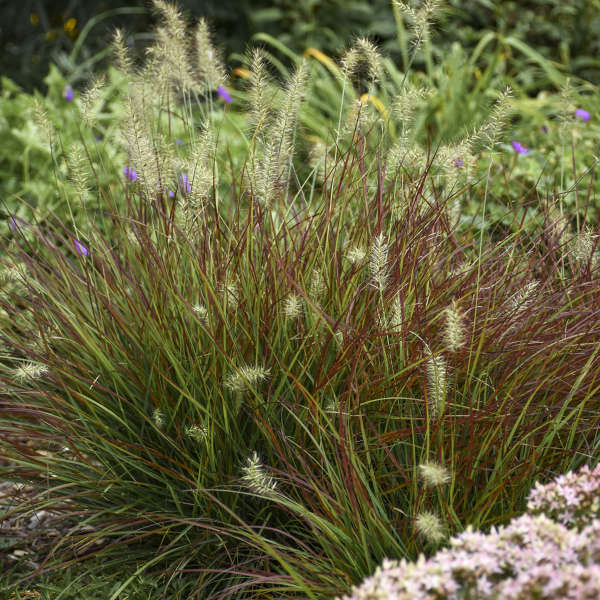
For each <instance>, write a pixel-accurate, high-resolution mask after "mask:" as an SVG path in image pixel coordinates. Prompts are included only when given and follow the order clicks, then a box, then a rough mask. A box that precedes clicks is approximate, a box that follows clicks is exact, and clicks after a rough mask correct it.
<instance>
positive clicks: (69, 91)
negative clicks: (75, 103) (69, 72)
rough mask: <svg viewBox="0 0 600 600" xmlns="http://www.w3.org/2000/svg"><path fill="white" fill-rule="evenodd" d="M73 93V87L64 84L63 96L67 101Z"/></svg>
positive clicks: (69, 100)
mask: <svg viewBox="0 0 600 600" xmlns="http://www.w3.org/2000/svg"><path fill="white" fill-rule="evenodd" d="M74 95H75V94H74V92H73V88H72V87H71V86H70V85H69V84H68V83H67V85H65V87H64V88H63V96H64V97H65V100H66V101H67V102H71V101H72V100H73V96H74Z"/></svg>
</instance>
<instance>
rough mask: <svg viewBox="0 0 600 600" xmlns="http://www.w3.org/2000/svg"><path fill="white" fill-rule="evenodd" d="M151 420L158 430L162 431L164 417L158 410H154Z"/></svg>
mask: <svg viewBox="0 0 600 600" xmlns="http://www.w3.org/2000/svg"><path fill="white" fill-rule="evenodd" d="M152 420H153V421H154V424H155V425H156V427H158V429H162V428H163V427H164V426H165V415H164V414H163V412H162V411H161V410H160V409H159V408H155V409H154V412H153V413H152Z"/></svg>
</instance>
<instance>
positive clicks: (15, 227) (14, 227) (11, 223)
mask: <svg viewBox="0 0 600 600" xmlns="http://www.w3.org/2000/svg"><path fill="white" fill-rule="evenodd" d="M8 226H9V228H10V230H11V231H12V232H13V233H17V231H19V225H18V224H17V220H16V219H15V218H14V217H11V218H10V221H9V222H8Z"/></svg>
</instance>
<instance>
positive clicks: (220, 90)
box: [217, 85, 231, 104]
mask: <svg viewBox="0 0 600 600" xmlns="http://www.w3.org/2000/svg"><path fill="white" fill-rule="evenodd" d="M217 94H219V96H221V98H223V100H225V102H227V104H230V103H231V94H230V93H229V92H228V91H227V90H226V89H225V88H224V87H223V86H222V85H220V86H219V87H218V88H217Z"/></svg>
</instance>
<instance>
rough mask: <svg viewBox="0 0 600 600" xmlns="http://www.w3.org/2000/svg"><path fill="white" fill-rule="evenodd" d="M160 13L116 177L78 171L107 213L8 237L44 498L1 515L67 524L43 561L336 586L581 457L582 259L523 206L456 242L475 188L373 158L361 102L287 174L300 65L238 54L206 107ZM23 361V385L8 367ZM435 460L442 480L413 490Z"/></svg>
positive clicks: (202, 592)
mask: <svg viewBox="0 0 600 600" xmlns="http://www.w3.org/2000/svg"><path fill="white" fill-rule="evenodd" d="M157 6H158V7H159V8H160V9H161V10H163V12H164V11H166V8H165V6H164V4H163V3H162V2H160V3H157ZM161 27H166V28H167V29H168V28H171V29H172V30H173V35H172V36H171V35H170V34H167V33H164V32H163V34H161V36H159V38H157V43H160V44H166V43H168V42H169V40H170V39H171V37H174V38H175V39H176V42H177V48H175V49H173V50H168V51H167V50H165V49H157V50H156V51H155V52H151V53H150V55H149V63H148V64H146V65H141V66H139V67H136V66H134V65H133V64H131V63H127V60H126V58H125V57H121V58H120V59H119V60H120V61H121V62H123V63H124V64H127V68H128V69H129V71H130V73H129V75H128V78H129V87H128V88H127V90H126V104H125V108H126V111H127V113H126V114H127V117H126V119H125V121H124V122H122V123H121V127H122V129H123V135H122V136H121V139H120V142H121V143H122V144H123V148H124V149H125V150H126V151H127V160H124V161H122V162H120V163H119V164H118V165H107V166H106V168H107V169H108V168H112V169H114V172H115V174H116V175H117V176H118V179H119V182H120V185H119V186H116V187H115V186H112V187H107V188H105V187H103V186H101V185H100V184H99V183H98V181H95V180H94V182H93V185H91V184H90V185H89V186H88V187H87V190H88V195H89V196H92V195H93V194H94V193H96V192H95V191H94V190H97V192H98V199H97V200H98V202H100V201H102V203H103V204H102V207H103V214H102V227H99V226H97V223H96V222H95V221H94V219H93V218H92V217H93V215H90V219H89V220H87V221H83V222H78V223H77V224H76V227H75V226H74V225H73V226H72V224H71V223H68V222H64V221H63V220H61V219H59V218H55V219H52V220H47V221H44V222H42V223H38V224H30V225H29V226H28V229H29V238H27V239H26V238H24V237H23V236H19V235H14V234H13V233H11V234H10V235H8V236H7V237H5V238H4V239H3V240H2V252H1V255H2V259H1V261H2V267H3V269H5V270H6V271H5V272H6V273H8V274H9V279H10V281H7V285H5V286H4V287H3V289H2V295H1V296H0V341H1V343H2V345H3V346H4V347H5V348H6V352H4V353H3V356H2V361H1V362H0V384H1V386H2V389H3V393H2V396H0V426H1V427H2V431H3V433H5V434H6V435H4V436H3V439H2V441H1V442H0V444H1V445H2V454H3V455H4V456H5V457H6V458H7V459H9V460H10V461H11V465H12V466H11V467H10V468H6V467H1V469H2V474H3V476H10V477H11V478H12V479H16V480H18V481H21V482H27V484H28V485H31V486H33V487H34V488H35V489H36V490H37V496H36V497H35V498H34V499H33V500H32V501H31V502H30V503H28V504H23V505H22V506H20V507H19V508H18V509H15V510H18V511H20V512H21V513H22V514H24V515H27V514H29V513H31V511H33V510H35V509H36V508H40V507H44V508H51V509H52V510H54V511H56V512H58V513H60V515H61V519H62V520H63V521H64V522H65V523H66V524H67V525H68V527H67V528H66V529H67V530H68V532H69V533H68V535H66V536H65V537H64V538H63V539H61V540H59V541H56V542H55V544H54V546H53V547H51V548H48V550H49V552H48V562H47V563H45V565H44V568H45V569H46V568H48V569H50V568H60V567H61V566H64V565H65V564H68V563H69V561H73V560H79V561H84V560H86V559H89V558H92V557H99V558H101V559H102V561H111V560H113V561H118V562H119V564H120V565H121V566H122V567H123V568H127V569H130V571H131V577H135V576H137V574H139V573H142V572H146V573H154V574H155V575H156V577H158V578H159V580H160V582H161V584H162V585H164V587H165V590H166V591H165V594H168V588H169V586H170V585H171V584H172V582H174V581H175V580H178V581H179V583H178V584H177V585H178V586H179V589H181V588H182V586H183V588H185V589H186V592H187V593H188V597H190V598H193V597H202V598H215V599H216V598H225V597H233V596H237V597H248V598H253V597H254V598H259V597H265V596H267V595H272V596H277V597H279V596H281V597H303V598H312V599H314V598H325V597H333V596H336V595H340V594H344V593H347V592H348V591H349V589H350V587H351V585H353V584H358V583H359V582H360V581H361V580H362V579H363V578H364V577H366V576H368V575H370V574H371V573H373V571H374V570H375V568H376V567H377V565H379V564H380V563H381V561H382V560H383V559H384V558H386V557H389V556H394V557H406V558H416V557H417V556H418V555H419V554H420V553H421V552H422V551H424V550H428V551H429V549H430V548H431V546H432V539H433V536H435V540H433V541H434V545H435V544H440V543H443V542H444V541H445V540H446V539H448V538H449V537H450V536H452V535H453V534H455V533H456V532H459V531H462V530H463V529H464V528H465V527H466V526H467V525H471V526H473V527H474V528H484V527H490V526H494V525H497V524H499V523H505V522H507V521H508V520H509V519H510V518H511V517H512V516H514V514H515V513H516V512H517V511H519V510H521V509H522V508H524V507H525V504H526V498H527V494H528V491H529V489H530V488H531V485H532V483H533V481H534V480H535V479H537V478H538V476H541V475H542V474H544V473H548V472H559V471H567V470H568V469H571V468H574V467H576V466H578V464H579V463H580V462H581V461H582V460H583V457H584V456H586V455H587V453H588V452H589V449H590V448H593V447H594V445H595V443H596V442H595V440H596V436H597V434H596V431H597V428H598V425H599V424H600V411H598V410H597V409H598V406H597V404H598V396H599V394H598V392H599V386H600V384H599V383H598V377H597V374H598V372H599V369H600V356H599V355H598V348H600V315H599V314H598V308H597V307H598V306H599V305H600V291H599V290H600V286H599V285H598V283H599V273H598V269H597V268H596V267H594V266H593V265H592V264H591V262H590V264H589V265H588V266H587V267H586V268H580V263H577V265H575V261H573V263H572V264H571V263H570V262H569V261H565V260H563V259H562V257H561V256H559V255H558V254H557V253H556V252H554V251H551V250H552V249H553V248H554V246H553V244H554V242H553V236H552V232H551V231H550V230H549V228H547V227H546V228H540V229H539V230H536V231H534V232H532V231H530V230H526V229H524V228H523V227H521V226H519V224H518V223H519V222H518V219H517V217H515V223H513V225H514V227H513V228H512V229H507V230H503V229H499V230H498V231H497V232H496V235H495V237H494V238H489V237H486V236H483V235H482V236H479V235H476V236H473V234H472V231H471V230H469V229H468V228H467V227H465V226H464V224H462V225H461V224H459V223H458V221H457V220H456V219H453V218H452V219H451V218H450V216H449V213H448V203H449V201H450V200H451V199H452V197H454V196H455V195H457V194H458V195H460V194H465V195H466V194H467V193H468V192H469V188H468V187H465V188H464V189H458V188H457V189H453V190H450V189H448V188H447V186H444V185H440V179H439V173H436V172H435V169H434V168H433V162H434V158H433V157H432V156H429V157H428V156H427V154H426V153H425V154H423V155H422V158H423V159H424V167H423V168H422V169H417V168H415V167H414V166H409V165H404V164H402V162H401V161H400V162H399V163H398V165H397V173H396V175H397V176H394V177H391V178H389V177H387V173H386V163H385V160H384V158H383V157H384V156H385V153H384V152H383V150H384V149H385V144H384V142H383V141H382V142H381V144H380V145H379V146H378V145H377V144H376V143H375V141H376V139H377V129H371V130H369V129H367V128H366V127H368V123H366V122H365V121H361V120H360V117H357V118H356V120H355V121H354V122H353V128H352V133H351V135H349V136H346V135H345V134H342V133H340V137H339V140H338V144H337V145H336V147H335V149H333V148H332V155H333V160H334V164H330V165H329V164H327V165H325V167H324V170H325V176H324V178H323V180H322V181H319V180H318V178H317V173H316V171H315V170H312V171H310V172H309V173H308V174H307V176H306V177H302V176H301V173H302V169H303V168H305V167H306V165H305V164H304V158H305V155H304V154H302V152H304V151H305V150H306V148H307V147H308V145H305V144H304V142H305V141H306V140H304V139H303V135H304V133H305V132H304V131H303V128H302V127H301V126H298V125H299V123H302V119H303V118H304V117H305V113H303V110H304V109H305V108H306V105H305V103H306V102H307V96H308V95H309V93H312V89H313V88H312V87H311V85H312V83H313V82H311V80H310V77H309V76H310V74H311V73H312V71H311V70H310V69H308V67H306V65H304V64H303V65H299V66H298V69H297V70H296V71H294V73H295V75H291V76H290V79H289V80H288V82H287V85H284V86H280V85H279V84H277V83H275V82H274V81H271V80H270V79H269V80H268V83H266V84H265V83H264V81H263V79H264V78H267V76H266V74H265V73H261V69H262V67H261V66H260V65H261V61H263V58H260V57H261V56H263V55H262V54H261V53H258V54H254V58H253V59H252V60H253V64H254V67H253V68H254V69H255V71H256V72H255V73H254V75H252V78H251V82H250V86H249V88H250V91H251V100H252V101H251V103H250V106H249V107H244V106H243V105H241V103H238V102H237V99H238V97H239V95H240V94H241V92H240V90H232V99H233V102H232V103H231V104H228V103H226V102H219V101H218V100H216V98H213V97H212V96H213V94H212V93H211V92H214V94H216V93H217V89H212V87H213V86H214V85H215V84H216V83H217V81H218V79H215V81H212V80H210V81H209V80H208V79H202V77H204V75H202V74H203V73H206V72H207V71H199V70H198V68H197V67H194V61H193V59H192V58H189V57H187V52H188V51H189V49H190V48H191V47H192V46H188V45H186V44H185V43H184V42H183V40H184V33H185V35H187V26H186V25H185V24H184V25H183V26H182V25H181V22H180V16H178V13H176V12H173V13H168V14H166V16H165V22H164V23H163V24H162V25H161ZM182 27H183V30H182ZM171 29H168V30H169V31H171ZM184 30H185V31H184ZM186 39H187V38H186ZM177 40H178V41H177ZM203 52H204V54H206V49H205V50H203ZM184 54H185V56H184ZM179 55H181V56H179ZM176 56H179V58H177V60H179V59H181V60H184V58H185V59H186V60H188V59H189V61H190V64H191V65H192V66H191V67H189V68H188V67H186V66H185V65H179V66H178V68H177V70H174V71H172V70H169V69H167V67H166V66H165V65H167V66H168V65H169V64H171V63H172V61H173V60H174V57H176ZM263 66H264V65H263ZM203 68H204V67H203ZM265 68H266V67H265ZM337 68H338V69H339V68H340V67H337ZM165 73H166V74H165ZM150 74H154V75H156V77H152V78H151V77H150ZM161 74H163V75H164V77H163V75H161ZM267 79H268V78H267ZM261 82H262V83H261ZM317 83H318V82H317ZM263 84H264V85H266V88H265V89H266V91H265V89H263V90H260V89H258V87H260V86H262V85H263ZM305 85H306V87H305ZM315 85H316V84H315ZM353 85H354V82H352V81H347V82H346V86H347V89H346V92H347V93H348V94H351V93H355V94H357V93H358V92H359V91H360V90H357V89H352V88H351V87H350V86H353ZM257 86H258V87H257ZM209 88H210V89H209ZM306 90H309V91H306ZM215 100H216V101H215ZM225 104H227V106H225ZM236 104H239V106H236ZM371 104H372V103H370V102H369V103H368V104H367V105H364V106H363V108H364V109H365V110H371V109H372V108H373V107H372V106H371ZM236 110H238V111H240V114H239V115H238V117H237V120H235V119H236V116H235V114H233V113H234V111H236ZM361 110H362V108H361ZM341 113H342V121H344V119H345V118H346V117H348V116H349V114H350V109H349V108H348V107H346V106H342V108H341ZM330 118H331V125H332V128H331V130H332V132H334V133H332V135H335V131H336V130H335V126H336V123H337V118H338V114H337V113H335V114H333V115H330ZM228 119H232V120H234V121H233V122H234V123H235V126H236V127H233V129H234V130H235V131H236V133H237V134H238V135H239V136H240V137H241V138H242V140H241V144H240V145H241V147H243V148H244V152H245V154H244V157H243V160H241V161H239V160H236V159H235V158H234V157H230V156H229V153H228V150H229V149H230V147H229V146H227V145H226V146H225V148H223V147H222V146H221V144H224V143H225V141H228V142H231V143H232V144H233V142H232V141H231V140H233V139H235V138H234V136H233V133H232V132H231V131H229V130H228V129H227V127H228V124H229V125H230V122H229V120H228ZM390 119H393V117H390ZM385 122H386V121H385V119H380V120H379V121H378V126H380V127H381V126H383V125H382V124H383V123H385ZM392 123H393V121H392ZM182 124H184V125H183V126H182ZM169 126H171V127H172V129H169ZM179 126H181V127H182V129H183V131H184V132H185V136H184V137H185V143H183V144H179V143H177V141H176V139H175V137H174V135H173V133H174V129H175V128H176V127H179ZM342 129H343V128H342ZM488 134H489V135H488ZM178 135H179V134H178ZM182 135H183V134H182ZM486 135H488V137H486V138H485V139H486V140H488V138H489V139H492V138H493V139H494V140H495V139H496V138H495V137H494V136H495V135H496V134H494V136H493V135H492V133H490V132H488V133H486ZM497 135H500V134H497ZM384 137H385V136H384ZM181 139H183V138H181ZM382 139H383V138H382ZM207 140H209V141H210V143H206V142H207ZM238 141H239V140H238ZM488 141H489V140H488ZM386 143H387V142H386ZM230 158H231V160H230ZM124 167H125V170H124ZM134 173H135V176H133V174H134ZM88 174H89V175H90V178H91V177H92V175H93V171H89V172H88ZM184 175H185V179H184ZM461 181H462V183H461V185H462V184H463V183H465V182H464V181H463V180H461ZM86 183H87V180H86ZM465 185H466V184H465ZM399 207H401V210H400V208H399ZM74 229H76V230H74ZM507 231H511V233H507ZM29 240H31V241H29ZM75 242H78V244H79V246H78V245H77V244H75ZM83 248H85V252H84V251H83ZM575 267H577V268H575ZM15 272H18V274H19V276H18V280H17V281H14V277H13V275H14V274H15ZM11 273H12V274H13V275H10V274H11ZM532 281H535V282H537V284H536V285H537V287H536V289H535V293H533V292H532V290H531V289H530V288H529V287H528V286H529V285H530V283H531V282H532ZM530 292H531V293H530ZM449 307H450V309H451V310H455V311H456V314H455V315H454V316H453V317H452V318H450V317H449V312H448V310H449ZM459 307H460V308H459ZM450 324H451V325H452V327H454V333H453V334H452V337H450V335H449V333H448V331H449V326H450ZM30 363H31V364H33V365H36V369H41V370H42V371H37V372H39V373H40V374H41V375H40V376H39V377H34V378H32V377H15V372H16V371H15V370H16V369H18V368H20V367H22V366H23V365H28V364H30ZM23 439H28V440H34V441H35V444H34V445H33V446H29V445H24V444H23V443H22V440H23ZM65 447H67V448H68V449H69V455H68V460H67V459H66V458H65V455H64V454H62V453H61V452H62V449H63V448H65ZM258 457H260V459H259V458H258ZM434 463H436V464H439V465H444V466H445V468H446V469H447V470H448V473H451V476H450V479H449V480H448V481H446V479H447V478H446V476H445V474H444V473H443V472H441V471H440V472H438V473H437V476H436V478H435V480H436V481H438V482H439V485H429V484H428V485H427V487H426V488H424V486H423V485H421V482H420V478H421V477H422V478H423V481H427V479H426V476H425V473H428V476H429V480H428V481H430V482H433V481H434V477H433V474H432V469H431V466H432V464H434ZM428 464H429V471H427V469H425V471H424V470H423V469H420V470H419V468H418V465H424V466H425V465H428ZM507 480H510V485H507ZM419 515H421V519H420V523H421V525H418V523H419V521H418V520H417V519H418V516H419ZM426 515H434V516H435V518H436V519H438V522H437V523H438V525H439V527H437V526H436V528H432V527H431V525H432V523H433V520H432V519H431V518H430V517H429V527H428V528H427V529H426V528H425V525H426V524H427V523H426V522H425V520H424V519H425V516H426ZM0 518H3V517H0ZM416 527H420V529H421V531H422V533H423V535H415V528H416ZM434 529H435V531H437V532H438V533H435V531H434ZM427 531H429V540H428V539H427V536H426V535H424V534H425V533H426V532H427ZM432 532H434V533H432ZM99 539H102V540H104V543H103V544H99V545H92V544H91V541H92V540H99ZM75 550H78V552H77V553H75ZM130 583H131V581H130V580H129V579H126V580H124V581H123V583H122V585H121V586H120V587H119V588H118V589H116V590H114V592H113V598H115V599H116V598H117V597H119V595H120V594H122V593H123V592H124V591H125V590H126V588H127V587H128V586H129V585H130Z"/></svg>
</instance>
